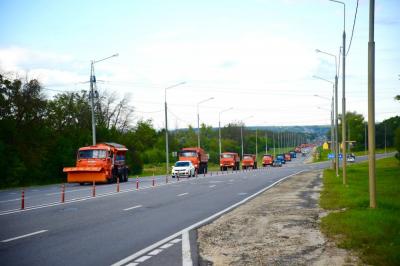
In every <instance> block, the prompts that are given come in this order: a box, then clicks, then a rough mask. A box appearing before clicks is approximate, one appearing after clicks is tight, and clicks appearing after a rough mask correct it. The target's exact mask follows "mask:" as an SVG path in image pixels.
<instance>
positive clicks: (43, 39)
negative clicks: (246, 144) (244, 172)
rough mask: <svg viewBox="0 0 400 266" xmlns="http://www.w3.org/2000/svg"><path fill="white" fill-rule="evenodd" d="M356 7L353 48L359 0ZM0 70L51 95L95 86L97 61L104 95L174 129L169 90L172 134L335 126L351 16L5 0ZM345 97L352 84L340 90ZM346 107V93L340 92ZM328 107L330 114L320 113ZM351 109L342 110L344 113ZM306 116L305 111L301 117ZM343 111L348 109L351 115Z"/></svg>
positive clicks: (379, 43)
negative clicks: (166, 112)
mask: <svg viewBox="0 0 400 266" xmlns="http://www.w3.org/2000/svg"><path fill="white" fill-rule="evenodd" d="M345 2H346V33H347V46H348V45H349V40H350V36H351V29H352V25H353V18H354V11H355V6H356V0H353V1H349V0H347V1H345ZM368 4H369V3H368V1H365V0H360V4H359V9H358V17H357V22H356V26H355V31H354V37H353V41H352V45H351V50H350V52H349V55H348V57H347V62H346V66H347V79H346V81H347V82H346V92H347V93H346V98H347V109H348V110H349V111H356V112H358V113H362V114H363V115H364V116H366V115H367V42H368ZM0 9H1V10H2V16H1V17H0V24H1V25H2V31H1V32H2V34H1V37H0V70H1V71H11V72H18V73H20V75H21V76H22V75H25V73H26V72H28V76H29V77H34V78H38V79H39V80H41V82H42V83H43V85H44V86H45V87H46V88H47V89H48V90H46V93H47V94H48V95H49V97H51V96H53V95H54V93H55V92H54V90H60V91H74V90H81V89H88V85H87V84H81V83H79V82H82V81H86V80H88V76H89V70H90V60H92V59H101V58H103V57H106V56H108V55H111V54H114V53H117V52H118V53H119V54H120V56H119V57H117V58H113V59H110V60H108V61H104V62H102V63H99V64H97V65H96V66H95V67H96V75H97V79H98V80H104V81H106V82H104V83H99V84H98V87H99V89H100V90H102V91H106V92H109V93H111V92H112V91H116V92H117V93H118V94H119V95H121V96H122V95H124V94H129V95H130V99H131V104H132V105H133V106H135V108H136V110H137V112H136V118H137V119H139V118H146V119H147V118H149V119H152V120H153V121H154V124H155V126H156V127H158V128H161V127H163V123H164V118H163V112H162V108H163V101H164V88H165V87H167V86H169V85H172V84H175V83H177V82H181V81H185V82H186V84H185V85H182V86H180V87H177V88H175V89H173V90H170V91H168V103H169V107H170V111H171V114H170V115H171V119H172V120H173V122H172V123H170V124H171V125H172V127H186V126H187V125H188V124H192V125H195V124H196V104H197V103H198V102H199V101H201V100H203V99H206V98H208V97H214V100H212V101H209V102H207V103H204V104H202V105H201V108H200V116H201V120H202V121H203V122H206V123H207V124H211V125H213V126H217V124H218V112H219V111H220V110H222V109H226V108H229V107H234V109H233V110H232V111H229V112H226V113H224V114H223V120H224V121H223V123H227V122H230V121H234V120H240V119H242V118H244V117H248V116H253V117H252V118H251V119H249V120H248V121H246V124H248V125H294V124H328V123H329V111H327V110H324V108H329V107H330V104H329V102H328V101H324V100H323V99H321V98H318V97H314V96H313V95H314V94H318V95H321V96H323V97H331V86H330V85H329V83H325V82H323V81H319V80H315V79H313V78H312V76H313V75H318V76H321V77H324V78H326V79H329V80H333V76H334V71H335V66H334V60H333V58H331V57H329V56H325V55H323V54H318V53H315V49H317V48H318V49H320V50H323V51H326V52H330V53H335V54H338V53H339V47H340V46H341V42H342V40H341V36H342V30H343V9H342V6H341V5H339V4H335V3H332V2H329V1H327V0H297V1H295V0H284V1H270V0H246V1H244V0H243V1H177V0H175V1H161V0H158V1H156V0H153V1H139V0H136V1H22V0H15V1H5V0H0ZM398 14H400V2H399V1H396V0H388V1H377V4H376V18H375V19H376V24H375V41H376V75H377V76H376V90H377V92H376V104H377V106H376V109H377V110H376V111H377V117H376V118H377V120H378V121H381V120H383V119H385V118H388V117H391V116H394V115H400V111H399V110H400V108H399V103H396V102H395V101H394V100H393V97H394V96H395V95H396V94H400V81H399V74H400V52H399V49H398V47H399V46H398V44H399V43H400V34H399V33H400V16H398ZM339 84H340V86H339V91H340V92H341V90H342V88H341V80H340V81H339ZM339 98H341V94H339ZM318 107H322V109H318ZM339 109H340V105H339ZM293 110H295V111H293ZM340 110H341V109H340Z"/></svg>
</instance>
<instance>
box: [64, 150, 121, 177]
mask: <svg viewBox="0 0 400 266" xmlns="http://www.w3.org/2000/svg"><path fill="white" fill-rule="evenodd" d="M127 151H128V149H127V148H126V147H125V146H123V145H121V144H117V143H100V144H97V145H93V146H87V147H82V148H79V150H78V152H77V156H76V165H75V167H64V169H63V171H64V172H65V173H67V174H68V176H67V182H68V183H80V184H81V185H83V184H84V183H88V182H89V183H92V182H103V183H113V182H116V181H117V179H118V178H119V180H120V181H121V182H126V181H128V166H127V165H126V153H127Z"/></svg>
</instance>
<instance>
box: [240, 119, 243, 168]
mask: <svg viewBox="0 0 400 266" xmlns="http://www.w3.org/2000/svg"><path fill="white" fill-rule="evenodd" d="M240 140H241V143H242V160H243V124H242V126H241V127H240Z"/></svg>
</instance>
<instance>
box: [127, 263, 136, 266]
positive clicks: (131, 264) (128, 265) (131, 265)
mask: <svg viewBox="0 0 400 266" xmlns="http://www.w3.org/2000/svg"><path fill="white" fill-rule="evenodd" d="M136 265H139V263H134V262H131V263H129V264H126V266H136Z"/></svg>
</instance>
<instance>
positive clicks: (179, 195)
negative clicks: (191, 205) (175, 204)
mask: <svg viewBox="0 0 400 266" xmlns="http://www.w3.org/2000/svg"><path fill="white" fill-rule="evenodd" d="M187 194H189V193H187V192H185V193H182V194H178V195H176V196H177V197H182V196H185V195H187Z"/></svg>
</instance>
